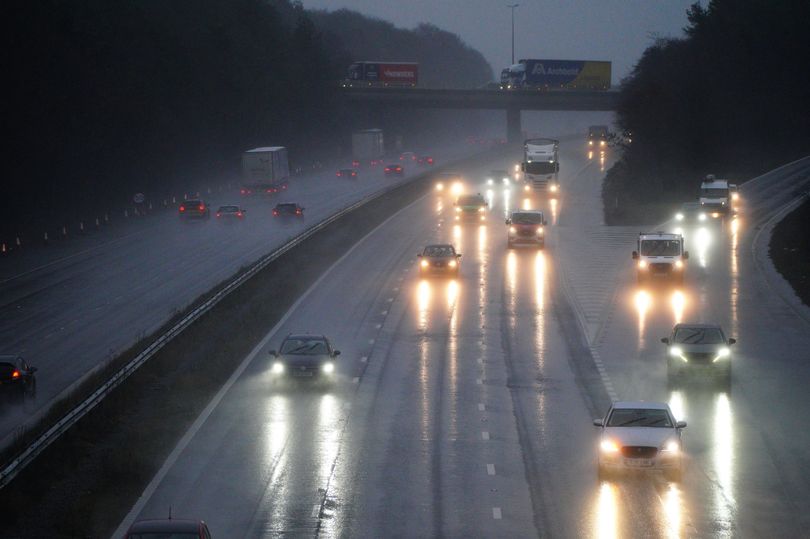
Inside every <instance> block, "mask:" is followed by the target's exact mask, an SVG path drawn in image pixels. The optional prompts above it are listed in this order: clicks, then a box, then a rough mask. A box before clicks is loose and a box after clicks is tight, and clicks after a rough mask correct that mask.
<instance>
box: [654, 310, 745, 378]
mask: <svg viewBox="0 0 810 539" xmlns="http://www.w3.org/2000/svg"><path fill="white" fill-rule="evenodd" d="M661 342H662V343H664V344H666V345H667V377H668V379H669V381H670V384H672V383H673V382H675V381H676V380H679V379H681V378H682V377H683V376H684V375H686V374H694V375H701V376H702V375H706V374H709V375H714V376H715V377H716V379H718V380H719V381H720V382H721V383H723V384H724V385H725V386H728V385H729V384H730V383H731V346H732V345H733V344H734V343H736V342H737V341H736V340H735V339H729V338H727V337H726V334H725V333H723V328H721V327H720V326H719V325H717V324H677V325H676V326H675V328H673V330H672V334H671V335H670V336H669V337H664V338H663V339H661Z"/></svg>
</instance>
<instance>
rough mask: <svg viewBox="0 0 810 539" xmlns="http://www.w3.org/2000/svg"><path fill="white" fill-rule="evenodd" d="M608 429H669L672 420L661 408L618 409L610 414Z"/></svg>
mask: <svg viewBox="0 0 810 539" xmlns="http://www.w3.org/2000/svg"><path fill="white" fill-rule="evenodd" d="M607 426H608V427H668V428H672V426H673V425H672V419H671V418H670V417H669V413H668V412H667V411H666V410H662V409H660V408H617V409H614V410H613V412H612V413H611V414H610V419H608V423H607Z"/></svg>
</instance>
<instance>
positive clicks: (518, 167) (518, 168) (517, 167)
mask: <svg viewBox="0 0 810 539" xmlns="http://www.w3.org/2000/svg"><path fill="white" fill-rule="evenodd" d="M515 172H520V165H519V164H516V165H515Z"/></svg>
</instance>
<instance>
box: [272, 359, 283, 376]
mask: <svg viewBox="0 0 810 539" xmlns="http://www.w3.org/2000/svg"><path fill="white" fill-rule="evenodd" d="M282 372H284V363H282V362H281V361H276V362H275V363H273V374H281V373H282Z"/></svg>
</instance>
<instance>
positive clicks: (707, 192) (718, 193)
mask: <svg viewBox="0 0 810 539" xmlns="http://www.w3.org/2000/svg"><path fill="white" fill-rule="evenodd" d="M700 194H701V195H703V196H704V197H712V198H723V197H727V196H728V189H724V188H722V187H717V188H715V187H712V188H706V189H701V190H700Z"/></svg>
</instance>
